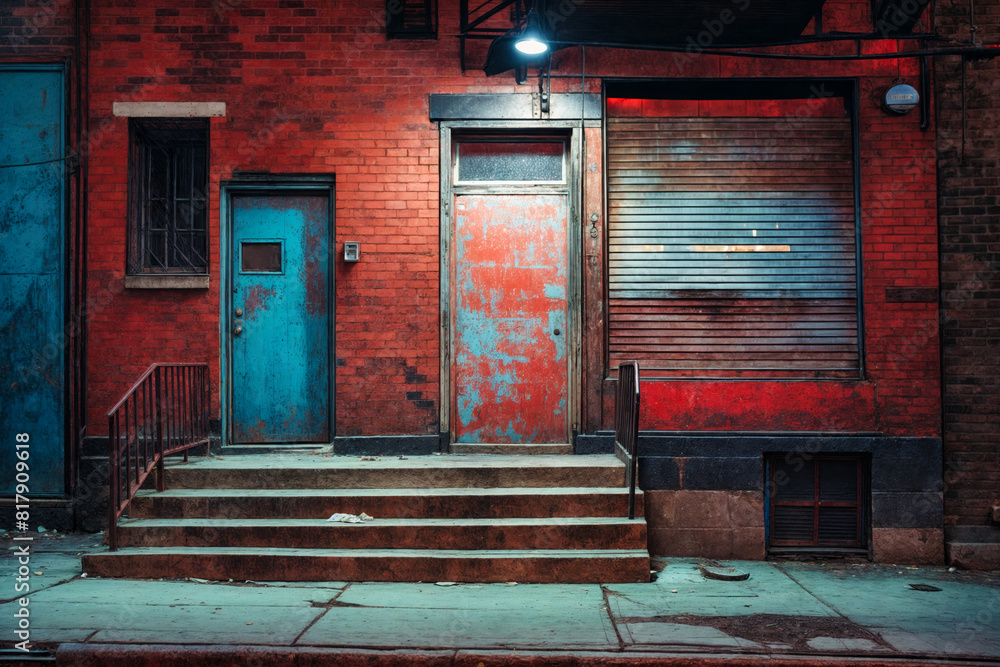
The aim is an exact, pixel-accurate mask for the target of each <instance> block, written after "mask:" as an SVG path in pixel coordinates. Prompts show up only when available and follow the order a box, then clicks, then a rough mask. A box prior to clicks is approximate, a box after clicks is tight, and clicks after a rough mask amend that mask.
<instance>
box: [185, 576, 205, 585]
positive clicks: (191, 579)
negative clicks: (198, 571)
mask: <svg viewBox="0 0 1000 667" xmlns="http://www.w3.org/2000/svg"><path fill="white" fill-rule="evenodd" d="M188 579H189V580H190V581H193V582H195V583H197V584H207V583H208V579H199V578H198V577H188Z"/></svg>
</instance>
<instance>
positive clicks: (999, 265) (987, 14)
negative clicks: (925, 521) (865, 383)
mask: <svg viewBox="0 0 1000 667" xmlns="http://www.w3.org/2000/svg"><path fill="white" fill-rule="evenodd" d="M968 9H969V7H968V3H965V2H955V1H954V0H943V1H942V2H940V3H938V5H937V9H936V19H937V21H936V26H935V27H936V29H937V30H938V31H939V32H940V33H941V34H943V35H945V36H948V37H953V38H956V39H959V40H962V41H965V40H967V39H968V36H969V24H968ZM976 27H977V32H976V36H977V39H978V40H982V41H983V42H984V43H987V44H995V43H997V42H998V41H1000V8H998V7H997V6H996V5H995V4H990V5H986V6H982V7H980V6H977V7H976ZM936 74H937V86H936V93H937V113H938V119H939V123H938V150H939V162H938V178H939V197H938V203H939V206H940V209H939V218H938V220H939V224H940V226H941V303H942V313H941V321H942V334H943V349H942V352H943V354H942V359H943V363H944V449H945V476H944V479H945V484H946V489H945V497H944V498H945V501H944V502H945V510H944V513H945V525H946V526H953V525H977V524H978V525H981V524H985V523H988V521H989V512H990V507H991V506H992V505H993V504H996V503H998V502H1000V316H998V313H1000V292H998V290H997V285H998V284H1000V245H998V242H1000V181H998V179H997V176H998V175H1000V130H998V128H1000V107H998V99H1000V84H998V82H1000V61H997V60H988V61H985V62H979V63H975V62H973V63H969V64H968V65H967V70H966V78H967V82H968V90H967V93H966V100H967V105H968V111H967V117H966V123H967V138H966V145H965V157H964V160H963V157H962V111H961V110H962V97H961V94H962V93H961V80H962V73H961V60H960V59H959V58H958V57H949V58H939V59H938V60H937V62H936Z"/></svg>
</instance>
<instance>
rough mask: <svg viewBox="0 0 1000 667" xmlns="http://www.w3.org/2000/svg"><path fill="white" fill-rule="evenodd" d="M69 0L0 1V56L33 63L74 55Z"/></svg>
mask: <svg viewBox="0 0 1000 667" xmlns="http://www.w3.org/2000/svg"><path fill="white" fill-rule="evenodd" d="M75 9H76V8H75V3H74V2H72V0H4V2H3V3H2V4H0V59H2V60H3V62H32V61H38V60H49V61H50V62H51V61H52V60H54V59H59V58H68V57H70V56H71V55H73V48H74V47H75V45H76V37H75V28H76V21H75Z"/></svg>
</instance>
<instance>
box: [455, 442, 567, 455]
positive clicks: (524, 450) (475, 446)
mask: <svg viewBox="0 0 1000 667" xmlns="http://www.w3.org/2000/svg"><path fill="white" fill-rule="evenodd" d="M449 449H450V450H451V453H452V454H493V455H504V454H505V455H513V456H522V455H540V454H572V453H573V445H571V444H568V443H567V444H551V445H550V444H542V445H538V444H506V443H500V444H491V443H478V442H453V443H452V444H451V445H450V446H449Z"/></svg>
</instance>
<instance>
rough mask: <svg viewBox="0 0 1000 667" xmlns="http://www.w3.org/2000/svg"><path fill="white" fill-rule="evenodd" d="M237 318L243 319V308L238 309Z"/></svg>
mask: <svg viewBox="0 0 1000 667" xmlns="http://www.w3.org/2000/svg"><path fill="white" fill-rule="evenodd" d="M236 317H243V309H242V308H237V309H236Z"/></svg>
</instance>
